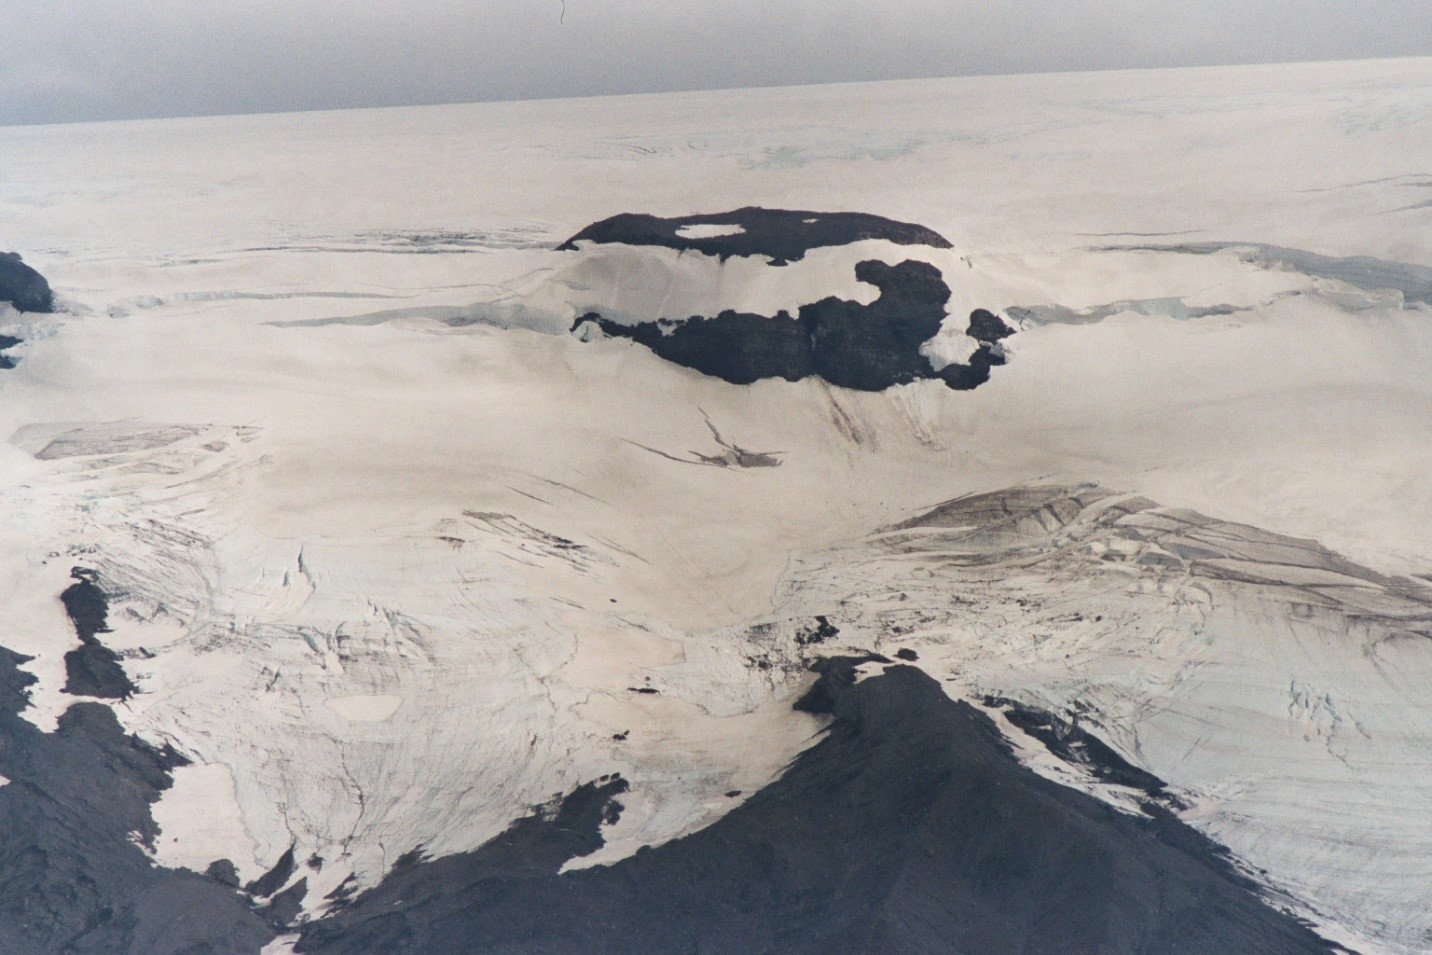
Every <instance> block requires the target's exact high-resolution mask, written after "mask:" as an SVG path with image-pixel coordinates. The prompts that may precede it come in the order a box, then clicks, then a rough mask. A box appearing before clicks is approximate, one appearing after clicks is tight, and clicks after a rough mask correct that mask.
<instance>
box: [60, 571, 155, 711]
mask: <svg viewBox="0 0 1432 955" xmlns="http://www.w3.org/2000/svg"><path fill="white" fill-rule="evenodd" d="M70 576H71V577H72V578H74V581H75V582H74V583H73V584H71V585H70V586H69V587H68V588H67V589H66V590H65V592H64V593H62V594H60V602H61V603H63V604H64V605H65V613H66V614H67V615H68V616H69V618H70V623H71V624H73V625H74V628H75V635H76V636H78V637H79V638H80V646H79V648H77V649H75V650H71V651H70V652H68V653H66V654H65V676H66V679H65V688H64V692H66V693H73V694H74V695H76V696H97V697H100V698H103V699H107V700H127V699H129V698H130V697H131V696H133V695H134V693H135V689H136V688H135V686H134V684H133V683H132V682H130V679H129V676H128V675H127V674H126V673H125V672H124V667H123V666H121V665H120V662H119V654H117V653H115V652H114V651H113V650H111V649H110V648H109V647H106V646H105V645H104V644H103V643H101V642H100V640H99V634H101V633H109V597H108V596H107V595H106V594H105V592H104V591H103V590H101V589H100V586H99V575H97V574H96V573H95V572H94V571H92V570H88V569H86V568H84V567H76V568H74V569H73V570H71V571H70Z"/></svg>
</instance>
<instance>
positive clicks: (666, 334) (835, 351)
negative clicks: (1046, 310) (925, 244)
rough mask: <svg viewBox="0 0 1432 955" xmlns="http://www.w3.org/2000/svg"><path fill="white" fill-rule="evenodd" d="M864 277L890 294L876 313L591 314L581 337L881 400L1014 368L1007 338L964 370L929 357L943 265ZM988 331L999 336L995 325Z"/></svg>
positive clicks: (829, 308)
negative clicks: (922, 385)
mask: <svg viewBox="0 0 1432 955" xmlns="http://www.w3.org/2000/svg"><path fill="white" fill-rule="evenodd" d="M855 274H856V277H857V278H858V279H859V280H860V281H861V282H865V283H868V284H870V285H873V286H875V287H876V288H878V289H879V290H880V297H879V298H878V299H876V300H875V301H874V302H872V303H870V304H869V305H862V304H860V303H859V302H851V301H845V300H843V299H839V298H834V297H830V298H823V299H821V300H820V301H817V302H812V303H810V304H809V305H803V306H801V308H800V309H799V311H798V312H797V314H796V315H795V316H791V315H790V314H789V313H787V312H781V313H780V314H778V315H776V316H774V317H768V316H764V315H752V314H748V313H743V312H735V311H726V312H722V313H721V314H719V315H715V316H712V317H709V318H708V317H703V316H699V315H693V316H691V317H690V318H688V319H686V320H685V321H658V322H644V323H640V324H635V325H630V324H625V323H622V322H617V321H612V320H609V319H606V318H604V317H602V316H601V315H600V314H598V313H596V312H589V313H587V314H586V315H583V316H581V317H580V318H578V319H577V321H576V323H575V324H574V325H573V331H578V330H580V329H581V328H582V326H583V325H584V324H587V323H591V324H593V325H595V326H596V327H597V328H599V329H601V331H602V332H603V333H605V334H606V335H609V336H612V337H616V338H630V339H631V340H632V341H635V342H637V343H639V344H641V345H645V346H646V347H647V348H650V349H651V350H652V351H653V352H655V353H656V354H657V355H659V356H661V357H662V358H665V359H666V360H668V361H672V362H675V363H676V364H678V365H683V366H685V367H687V368H693V369H695V370H696V371H699V372H701V373H702V374H706V375H713V376H715V377H717V378H721V379H722V380H724V381H729V382H731V383H732V384H738V385H746V384H750V383H751V382H753V381H758V380H760V379H762V378H784V379H785V380H786V381H800V380H801V379H803V378H809V377H819V378H822V379H824V380H825V381H828V382H830V383H831V384H833V385H838V386H840V387H843V388H853V389H856V390H859V391H881V390H884V389H885V388H889V387H891V386H892V385H903V384H909V383H910V382H912V381H918V380H921V379H926V378H938V379H940V380H942V381H944V382H945V384H947V385H949V386H950V387H951V388H954V389H957V390H968V389H971V388H976V387H978V386H979V385H982V384H984V383H985V382H986V381H988V380H989V374H990V369H991V368H993V367H994V366H996V365H1002V364H1004V363H1005V356H1004V351H1003V349H1002V348H1001V347H1000V346H999V345H998V344H997V341H998V337H1003V335H1000V336H998V337H996V338H993V339H991V340H989V341H981V343H980V344H979V346H978V347H977V348H976V349H975V351H974V353H973V354H972V355H971V356H970V358H969V360H968V362H966V363H964V364H958V363H956V364H950V365H946V366H945V367H943V368H940V369H936V368H935V367H934V365H933V364H932V363H931V362H930V359H929V358H928V357H926V356H925V355H924V354H922V353H921V350H920V348H921V346H922V345H923V344H924V343H925V342H927V341H929V340H930V339H931V338H933V337H934V336H935V335H937V334H938V333H939V331H940V326H941V325H942V324H943V323H944V321H945V318H946V315H945V303H946V302H948V301H949V298H950V289H949V286H947V285H946V284H945V281H944V278H943V277H942V276H941V274H940V270H939V269H937V268H935V267H934V266H933V265H930V264H928V263H926V262H915V261H909V262H901V263H899V264H898V265H887V264H885V263H884V262H879V261H874V260H871V261H865V262H860V263H858V264H857V265H856V267H855ZM980 312H983V313H984V314H986V315H989V314H990V313H988V312H985V311H984V310H983V309H981V310H980ZM977 314H978V313H977ZM990 317H991V318H992V319H993V320H994V321H995V322H1000V320H999V319H998V318H995V317H994V316H993V315H991V316H990ZM1000 324H1001V325H1003V323H1002V322H1000ZM981 328H982V329H986V330H983V331H982V334H986V335H988V334H989V331H988V330H987V328H986V326H985V325H982V326H981ZM1008 334H1011V332H1010V330H1009V329H1008V328H1007V327H1006V328H1005V331H1004V335H1008Z"/></svg>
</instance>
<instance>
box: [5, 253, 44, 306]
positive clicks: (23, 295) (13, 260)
mask: <svg viewBox="0 0 1432 955" xmlns="http://www.w3.org/2000/svg"><path fill="white" fill-rule="evenodd" d="M0 302H9V303H10V304H11V305H13V306H15V308H17V309H19V310H20V311H22V312H50V311H54V308H55V296H54V294H53V293H52V292H51V291H50V283H49V282H46V281H45V277H44V276H43V275H41V274H40V273H39V272H36V271H35V270H34V269H32V268H30V267H29V266H28V265H26V264H25V263H24V262H23V261H21V259H20V256H19V255H18V254H17V253H14V252H0Z"/></svg>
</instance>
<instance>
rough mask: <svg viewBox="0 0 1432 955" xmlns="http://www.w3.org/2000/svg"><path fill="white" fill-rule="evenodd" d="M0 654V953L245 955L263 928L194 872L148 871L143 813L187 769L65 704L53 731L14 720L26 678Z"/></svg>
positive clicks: (149, 838)
mask: <svg viewBox="0 0 1432 955" xmlns="http://www.w3.org/2000/svg"><path fill="white" fill-rule="evenodd" d="M27 660H28V658H27V657H24V656H21V655H19V654H16V653H13V652H11V651H9V650H6V649H4V648H3V647H0V776H3V777H4V778H5V779H6V780H8V782H7V783H6V784H5V785H4V786H0V951H4V952H7V953H13V955H42V953H52V952H65V953H72V955H113V953H117V952H120V953H131V955H179V953H197V952H203V953H207V955H229V953H233V955H241V953H242V955H255V953H257V952H258V950H259V949H260V948H261V947H262V946H263V945H264V944H265V943H266V942H267V941H268V940H269V939H270V938H272V936H273V931H272V929H271V928H270V927H269V926H268V925H266V924H264V922H263V921H262V920H261V919H260V918H259V917H258V916H257V915H255V914H254V913H253V912H251V911H250V909H249V906H248V904H247V903H246V902H245V900H244V899H243V898H242V897H241V896H239V895H238V894H236V893H235V892H234V891H233V890H232V889H231V888H229V887H228V886H225V885H223V884H222V883H220V882H219V881H217V880H215V879H212V878H209V877H207V876H202V875H199V874H198V873H194V872H188V871H184V870H176V869H165V868H161V867H158V866H155V865H154V864H153V862H152V861H151V860H150V858H149V856H148V855H147V854H146V852H145V848H144V847H145V846H149V845H152V843H153V841H154V839H155V837H156V835H157V832H158V830H157V827H156V826H155V823H154V820H153V818H152V816H151V815H150V806H151V804H152V803H153V802H154V801H155V800H156V799H158V798H159V795H160V793H161V792H162V791H163V790H165V789H167V788H168V786H169V773H170V771H171V770H172V769H174V768H175V767H177V766H180V765H183V764H184V763H185V762H186V761H185V759H184V758H183V757H182V756H180V755H179V754H178V753H176V752H174V751H173V750H172V749H169V748H167V747H165V748H163V749H156V748H155V747H153V746H150V745H148V744H146V743H144V742H143V741H141V740H139V739H138V738H137V737H134V736H130V735H127V734H126V733H125V732H124V730H123V729H122V728H121V727H120V725H119V722H118V721H117V720H116V719H115V716H114V713H113V712H112V711H111V710H110V708H109V707H108V706H105V705H104V704H100V703H76V704H74V705H73V706H71V707H70V708H69V710H68V711H66V712H65V714H64V715H63V716H62V717H61V718H60V721H59V725H58V727H57V729H56V731H55V732H54V733H44V732H42V731H40V730H39V729H37V728H36V727H35V726H34V724H32V723H30V722H28V721H27V720H26V719H25V718H24V717H22V716H21V715H20V713H21V711H22V710H23V709H24V708H25V707H26V705H27V704H28V687H30V686H31V685H32V684H33V683H34V682H35V678H34V677H33V676H31V675H30V674H28V673H25V672H24V671H22V670H20V669H19V667H20V665H21V664H23V663H25V662H26V661H27Z"/></svg>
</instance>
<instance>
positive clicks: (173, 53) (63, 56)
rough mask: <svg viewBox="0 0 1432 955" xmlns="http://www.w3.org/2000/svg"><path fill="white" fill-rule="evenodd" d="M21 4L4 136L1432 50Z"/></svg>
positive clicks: (1020, 27)
mask: <svg viewBox="0 0 1432 955" xmlns="http://www.w3.org/2000/svg"><path fill="white" fill-rule="evenodd" d="M565 6H566V12H565V19H564V18H563V3H562V0H365V2H363V3H353V2H351V0H349V2H339V0H229V2H218V0H0V24H3V26H4V30H3V33H0V124H18V123H36V122H65V121H80V120H92V119H127V118H136V117H156V116H182V115H196V114H210V113H239V112H272V111H278V110H294V109H327V108H342V107H351V106H391V105H402V104H412V103H442V102H462V101H470V100H493V99H525V98H532V97H548V96H582V95H593V94H602V93H634V92H653V91H660V90H690V89H709V88H721V87H738V86H768V85H779V84H798V83H820V82H833V81H846V80H872V79H896V78H904V77H922V76H951V75H962V74H981V73H1012V72H1042V71H1053V70H1075V69H1109V68H1124V67H1145V66H1185V65H1197V64H1215V63H1247V62H1274V61H1285V60H1317V59H1343V58H1356V57H1375V56H1411V55H1428V54H1432V4H1428V3H1423V2H1419V0H1242V2H1235V0H1201V2H1199V3H1189V2H1187V0H1061V2H1059V3H1040V2H1033V0H884V2H879V0H763V2H759V3H757V2H753V0H566V5H565Z"/></svg>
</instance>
